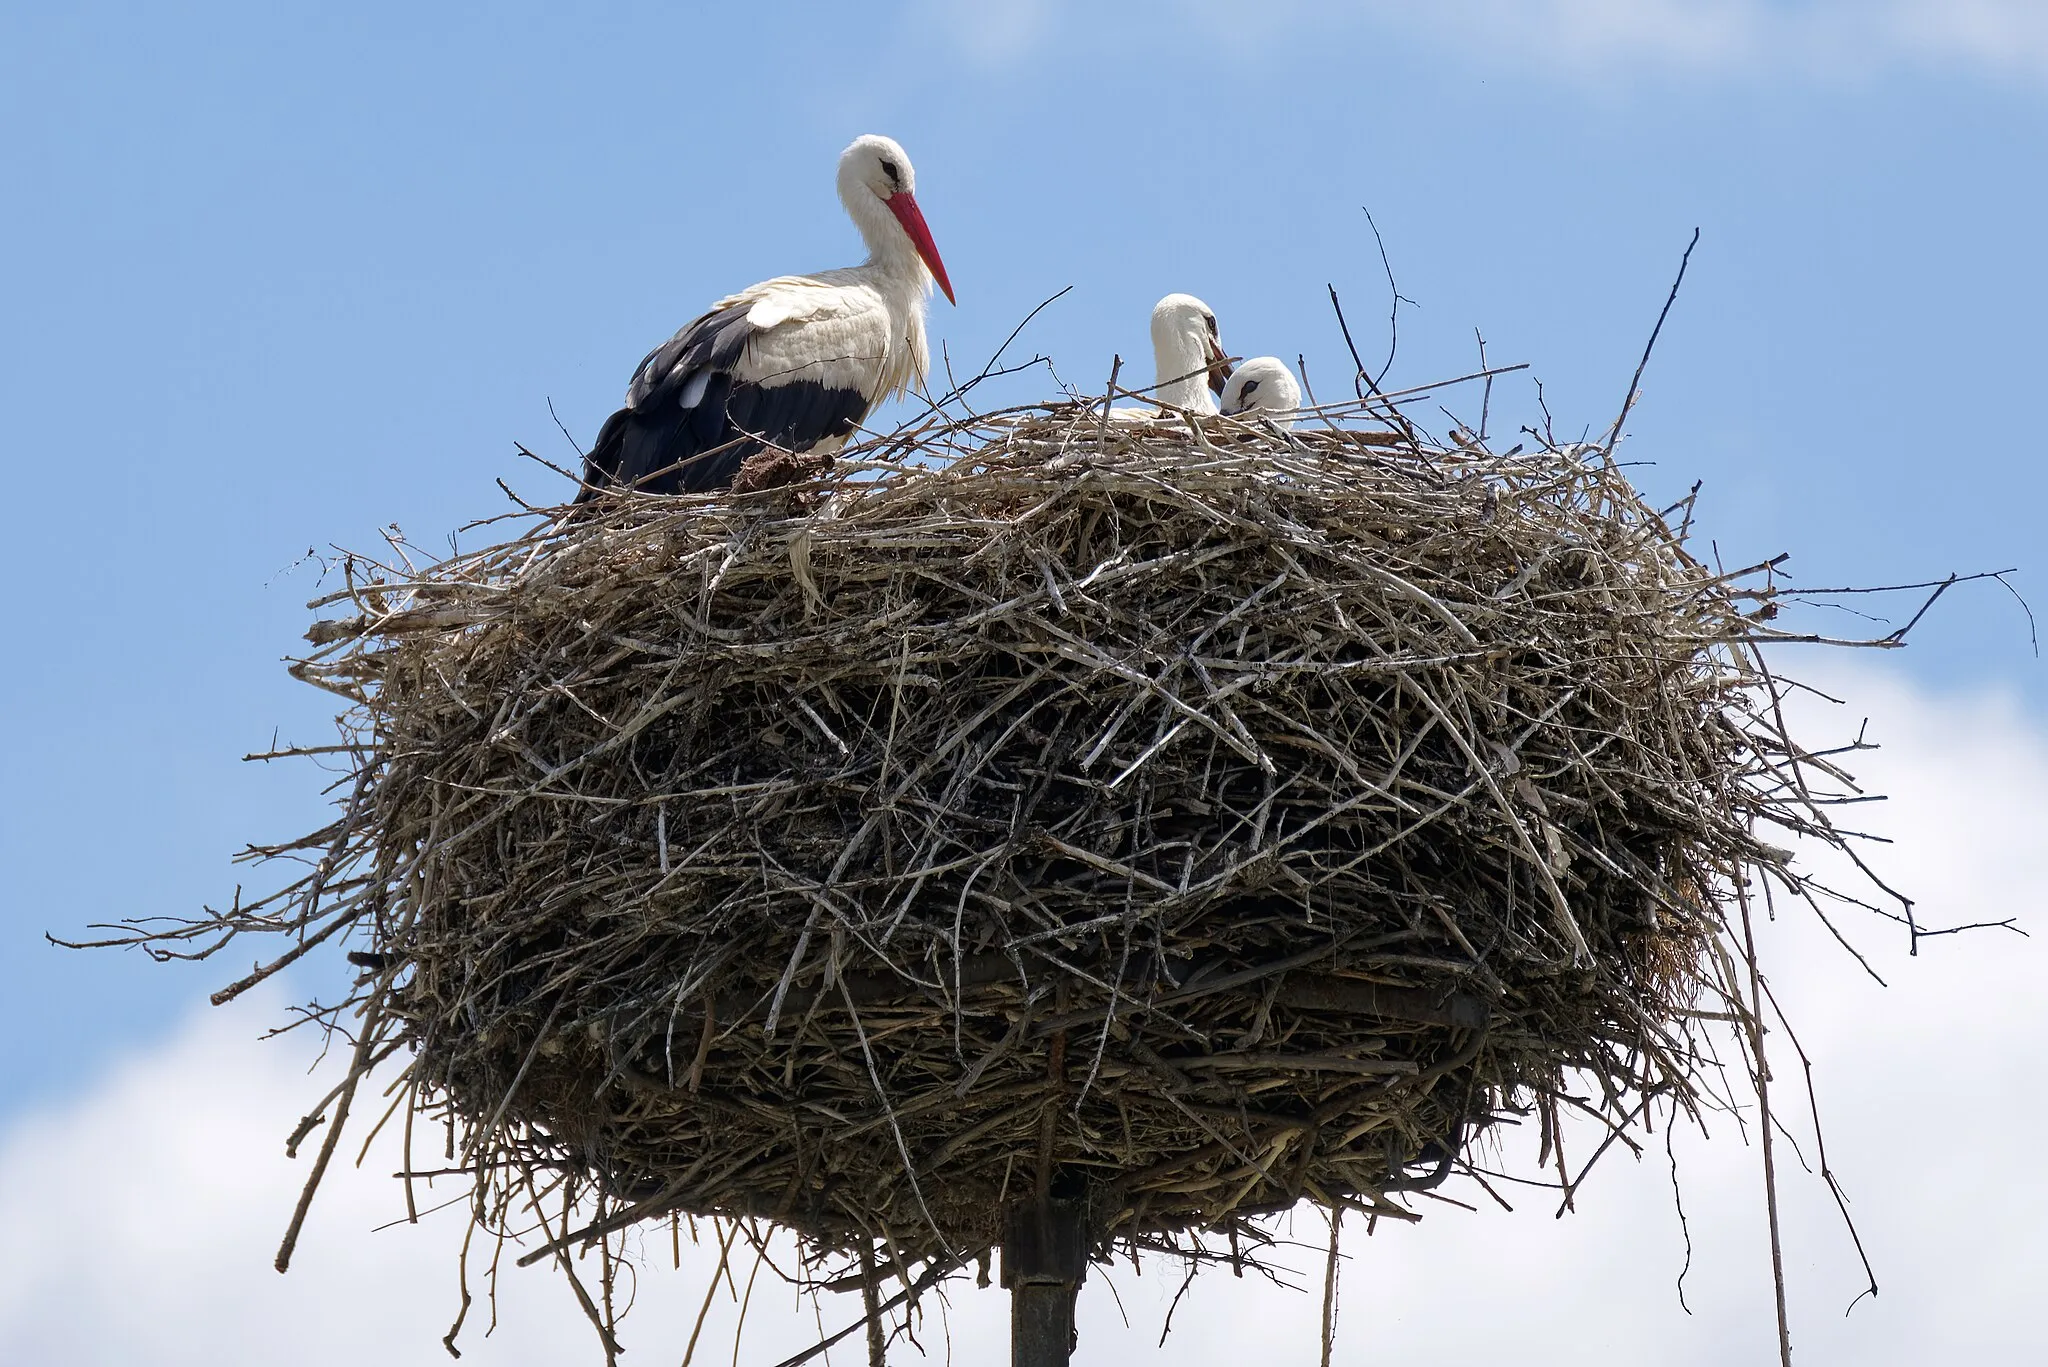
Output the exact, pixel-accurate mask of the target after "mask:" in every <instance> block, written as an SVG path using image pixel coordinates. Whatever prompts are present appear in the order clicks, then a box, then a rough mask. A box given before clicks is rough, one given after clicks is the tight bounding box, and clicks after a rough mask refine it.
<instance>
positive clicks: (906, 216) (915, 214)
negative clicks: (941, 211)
mask: <svg viewBox="0 0 2048 1367" xmlns="http://www.w3.org/2000/svg"><path fill="white" fill-rule="evenodd" d="M882 202H883V203H884V204H887V205H888V206H889V212H891V213H893V214H895V215H896V221H897V222H898V223H901V224H902V225H903V231H904V232H906V233H908V234H909V235H910V245H911V246H913V247H915V248H917V254H918V255H919V256H920V257H922V258H924V264H925V266H926V268H927V269H929V270H930V271H931V273H932V279H934V280H936V281H938V282H939V288H940V289H941V290H943V291H944V292H945V295H946V302H947V303H949V304H953V305H956V306H957V305H958V304H959V302H960V301H959V300H957V299H955V298H954V297H953V282H952V281H950V280H948V279H947V278H946V263H945V262H943V261H941V260H939V247H938V244H937V243H935V242H933V241H932V230H931V229H930V228H927V227H925V225H924V214H923V212H922V211H920V210H919V209H918V207H917V197H916V196H915V195H913V194H911V193H910V191H908V190H899V191H897V192H896V193H895V194H893V195H891V196H889V197H888V198H887V199H885V200H883V201H882Z"/></svg>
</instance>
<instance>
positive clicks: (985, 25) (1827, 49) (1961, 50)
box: [918, 0, 2048, 80]
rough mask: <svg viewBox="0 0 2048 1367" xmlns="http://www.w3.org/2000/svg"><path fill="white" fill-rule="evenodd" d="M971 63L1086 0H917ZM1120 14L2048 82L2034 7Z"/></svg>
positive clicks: (1712, 2)
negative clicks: (994, 0) (992, 0)
mask: <svg viewBox="0 0 2048 1367" xmlns="http://www.w3.org/2000/svg"><path fill="white" fill-rule="evenodd" d="M918 4H919V6H920V12H921V13H922V14H924V15H925V16H926V17H928V18H930V19H932V20H934V21H935V22H937V23H939V24H940V25H941V26H942V27H943V28H944V29H945V30H946V31H947V32H948V33H950V34H951V35H952V36H953V37H954V39H955V40H956V41H957V42H958V43H960V44H961V45H962V47H963V48H965V49H966V50H967V51H969V52H970V53H971V54H972V55H973V56H975V57H976V58H977V59H980V60H983V61H989V62H999V61H1013V60H1021V59H1024V58H1026V57H1028V56H1030V55H1031V54H1032V53H1034V52H1036V51H1038V50H1039V49H1041V48H1042V47H1044V46H1045V45H1046V44H1048V43H1049V42H1050V41H1052V40H1053V39H1054V38H1056V37H1059V36H1063V35H1065V34H1069V33H1085V32H1089V31H1092V30H1095V29H1098V28H1100V27H1101V26H1102V23H1103V11H1102V10H1101V8H1100V7H1098V6H1094V5H1084V4H1082V3H1080V0H1018V3H1015V4H984V3H980V0H918ZM1115 13H1116V15H1117V17H1118V19H1119V20H1120V21H1121V22H1122V23H1124V24H1126V25H1131V26H1134V27H1145V28H1150V29H1152V30H1153V31H1155V32H1157V33H1159V34H1161V35H1173V34H1184V33H1188V32H1195V31H1199V32H1206V33H1207V34H1209V35H1210V36H1211V37H1212V38H1214V39H1216V40H1218V41H1221V42H1226V43H1233V44H1240V45H1242V44H1253V45H1270V44H1272V43H1274V42H1276V41H1289V40H1292V41H1299V40H1301V39H1302V38H1303V37H1305V36H1311V35H1314V34H1316V33H1317V32H1332V31H1345V32H1356V31H1361V30H1366V31H1370V30H1378V31H1380V32H1392V33H1398V34H1402V35H1405V36H1408V37H1412V38H1417V39H1421V40H1423V41H1427V42H1434V43H1438V44H1441V45H1444V46H1447V47H1452V48H1455V49H1458V50H1460V51H1465V52H1472V53H1479V54H1484V55H1486V56H1489V57H1491V58H1495V59H1499V58H1504V57H1506V58H1512V59H1514V60H1516V61H1517V62H1518V63H1521V64H1524V65H1525V66H1528V65H1534V66H1538V67H1541V66H1548V67H1550V68H1552V69H1554V70H1557V71H1558V72H1559V73H1560V74H1565V75H1589V74H1599V75H1614V74H1620V73H1627V72H1670V71H1673V70H1681V71H1690V72H1696V73H1700V74H1716V73H1728V74H1735V73H1750V74H1755V75H1761V76H1768V77H1770V78H1772V79H1787V78H1790V79H1801V78H1805V77H1813V76H1830V77H1838V78H1839V77H1844V76H1851V77H1853V76H1871V75H1878V74H1882V73H1884V72H1887V71H1891V70H1899V69H1914V68H1917V69H1923V70H1926V69H1942V68H1947V69H1954V70H1962V71H1975V72H1978V73H1987V72H1988V73H1996V74H1999V75H2004V76H2013V77H2022V78H2027V79H2039V80H2048V5H2043V4H2041V3H2039V0H1436V3H1433V4H1427V5H1418V4H1413V3H1410V2H1409V0H1266V3H1263V4H1258V5H1250V4H1245V3H1242V0H1142V3H1139V4H1135V5H1131V6H1127V7H1125V8H1123V9H1121V10H1118V11H1115Z"/></svg>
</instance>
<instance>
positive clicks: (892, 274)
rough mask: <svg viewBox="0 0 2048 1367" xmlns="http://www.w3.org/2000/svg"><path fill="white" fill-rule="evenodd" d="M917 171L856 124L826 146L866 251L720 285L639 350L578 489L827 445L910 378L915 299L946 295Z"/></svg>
mask: <svg viewBox="0 0 2048 1367" xmlns="http://www.w3.org/2000/svg"><path fill="white" fill-rule="evenodd" d="M916 189H917V173H916V172H915V171H914V170H912V169H911V165H910V158H909V157H907V156H905V155H904V152H903V149H902V148H901V147H900V146H898V145H897V144H896V143H895V141H893V140H892V139H889V138H885V137H880V136H878V135H876V134H872V133H870V134H868V135H866V136H865V137H859V138H855V139H854V140H853V144H852V145H851V146H849V147H848V148H847V149H846V151H844V152H843V153H841V154H840V157H839V201H840V203H842V204H844V205H845V206H846V212H847V214H848V216H850V217H851V218H852V219H853V223H854V226H855V227H856V228H858V229H860V235H861V239H862V240H863V241H864V242H866V243H867V248H868V259H867V260H866V261H865V262H864V263H862V264H861V265H858V266H851V267H848V268H846V269H843V270H833V271H820V272H818V273H817V274H815V275H784V276H778V277H776V278H775V279H773V280H765V281H763V282H762V283H760V284H758V285H754V286H751V287H750V288H748V289H744V290H741V291H740V292H739V293H738V294H734V295H729V296H728V297H726V298H724V299H721V300H719V301H718V302H717V303H715V304H713V305H712V306H711V310H710V312H708V313H706V314H705V315H704V316H703V317H701V318H698V319H697V320H695V321H694V322H692V323H690V324H689V325H688V326H686V327H685V328H683V330H682V331H681V332H678V333H677V334H676V335H675V336H674V337H672V338H670V339H669V340H668V341H667V342H665V343H663V344H662V345H661V346H659V347H656V348H655V349H654V351H652V352H651V353H649V355H648V357H647V359H646V360H644V361H642V362H641V363H640V368H639V369H638V370H636V371H634V372H633V381H632V383H631V384H630V385H628V386H627V387H626V406H625V407H623V408H621V409H620V410H619V411H618V412H616V413H614V414H612V415H611V417H609V418H607V419H606V420H605V424H604V427H603V428H602V429H601V430H600V431H599V432H598V434H597V444H596V446H594V447H592V448H591V451H590V454H589V455H588V456H586V457H585V458H584V463H583V488H582V490H581V491H580V492H579V493H578V494H577V495H576V501H577V502H578V503H582V502H584V501H586V500H587V499H589V498H590V497H592V495H593V494H594V493H596V492H597V491H598V490H601V489H607V488H613V487H625V488H632V489H642V490H646V491H648V492H650V493H657V494H677V493H697V492H701V491H704V490H711V489H723V488H726V487H727V486H729V485H730V484H731V483H732V480H733V476H734V474H736V473H737V472H738V470H739V468H740V463H741V462H742V461H744V460H745V459H746V458H747V457H748V456H750V455H753V454H755V453H756V452H759V451H763V450H769V449H777V450H782V451H788V452H791V453H795V454H801V453H804V452H831V451H836V450H838V449H839V447H840V446H842V445H844V444H845V442H846V439H847V438H848V437H849V436H851V435H852V434H853V431H854V429H855V428H856V427H858V426H859V425H860V423H861V420H862V419H864V418H866V417H867V415H868V413H869V411H870V410H872V409H873V408H874V407H875V405H876V404H878V403H880V402H882V400H884V399H886V398H889V397H890V396H892V395H895V394H900V393H902V392H903V391H904V390H905V389H907V388H909V387H910V385H911V384H912V383H913V382H917V383H922V382H923V379H924V374H925V368H926V366H927V364H928V363H929V359H930V352H929V351H928V349H927V347H926V344H925V335H924V310H925V300H926V298H927V297H928V296H929V295H930V294H931V287H932V282H933V281H934V280H936V281H937V282H938V286H939V288H940V289H942V290H944V291H945V292H946V298H947V300H948V301H949V302H950V301H951V300H952V298H953V286H952V282H950V281H949V280H947V279H946V267H945V265H944V263H943V262H941V261H940V260H939V249H938V247H937V246H936V245H935V244H934V243H933V242H932V234H931V230H930V229H929V228H927V227H926V226H925V222H924V214H923V212H922V211H920V210H919V209H918V207H917V195H916Z"/></svg>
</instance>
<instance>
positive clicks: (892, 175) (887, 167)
mask: <svg viewBox="0 0 2048 1367" xmlns="http://www.w3.org/2000/svg"><path fill="white" fill-rule="evenodd" d="M882 174H883V175H885V176H887V177H888V178H889V183H890V184H891V185H899V184H901V183H902V181H903V177H902V176H901V175H899V174H898V173H897V170H896V163H895V162H893V161H888V160H886V159H885V160H884V161H883V162H882Z"/></svg>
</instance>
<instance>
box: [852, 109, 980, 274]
mask: <svg viewBox="0 0 2048 1367" xmlns="http://www.w3.org/2000/svg"><path fill="white" fill-rule="evenodd" d="M839 200H840V202H841V203H842V204H844V205H845V206H846V212H847V213H849V214H851V215H852V216H853V221H854V222H855V223H856V224H857V225H859V227H860V234H861V236H862V237H864V238H866V239H867V244H868V249H869V250H870V251H872V252H874V253H875V254H876V255H877V256H881V257H892V256H897V255H900V254H901V251H902V248H903V247H904V246H905V245H907V246H908V247H909V248H910V250H911V251H912V252H914V253H915V254H916V258H917V260H919V261H922V262H923V263H924V268H925V269H926V270H927V271H930V272H931V276H932V279H934V280H936V281H937V282H938V284H939V288H940V289H941V290H943V291H945V294H946V302H947V303H953V302H955V301H954V299H953V282H952V281H950V280H948V279H947V278H946V263H945V262H943V261H941V260H939V248H938V244H937V243H935V242H933V241H932V230H931V229H930V228H927V227H926V226H925V223H924V213H923V211H922V210H920V209H919V208H918V207H917V172H916V171H915V170H914V169H912V167H911V165H910V158H909V156H908V155H906V154H905V152H904V151H903V148H902V145H901V144H899V143H898V142H897V141H896V140H895V139H894V138H885V137H883V136H882V135H881V134H879V133H866V134H863V135H862V136H860V137H858V138H855V139H854V140H853V142H852V144H851V145H850V146H848V147H847V149H846V150H845V151H844V152H841V153H840V154H839ZM881 210H887V212H886V213H883V212H880V211H881ZM906 264H907V263H906Z"/></svg>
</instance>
